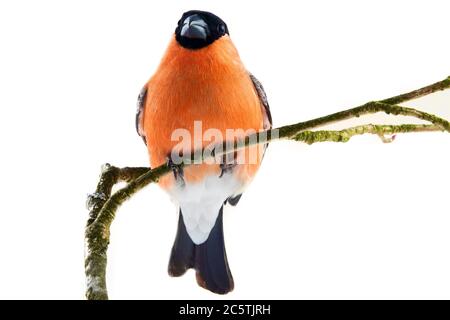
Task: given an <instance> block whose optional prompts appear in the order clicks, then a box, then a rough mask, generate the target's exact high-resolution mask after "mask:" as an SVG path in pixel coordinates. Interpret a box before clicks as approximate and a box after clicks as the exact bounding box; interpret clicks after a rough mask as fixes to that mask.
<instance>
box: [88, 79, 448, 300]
mask: <svg viewBox="0 0 450 320" xmlns="http://www.w3.org/2000/svg"><path fill="white" fill-rule="evenodd" d="M447 88H450V77H448V78H446V79H444V80H442V81H439V82H436V83H434V84H432V85H429V86H426V87H423V88H420V89H417V90H414V91H411V92H408V93H405V94H401V95H398V96H394V97H391V98H388V99H384V100H380V101H371V102H368V103H366V104H364V105H361V106H359V107H356V108H352V109H348V110H344V111H340V112H337V113H333V114H331V115H327V116H324V117H320V118H316V119H313V120H309V121H305V122H299V123H296V124H293V125H288V126H283V127H280V128H277V129H272V130H269V131H267V132H262V133H257V134H255V135H257V136H258V138H259V137H264V138H263V139H255V136H254V135H250V136H248V137H246V138H245V141H244V143H243V144H242V145H240V146H239V144H236V145H235V148H234V149H233V150H228V152H234V151H236V150H238V149H241V148H243V147H245V146H249V145H252V144H260V143H265V142H267V141H274V140H280V139H290V140H295V141H301V142H305V143H308V144H313V143H317V142H325V141H329V142H347V141H348V140H349V139H350V138H351V137H353V136H355V135H361V134H367V133H368V134H376V135H378V136H379V137H380V138H381V139H382V141H383V142H392V141H393V138H392V137H391V138H389V137H386V136H387V135H392V134H396V133H410V132H424V131H447V132H450V123H449V122H448V121H447V120H444V119H442V118H439V117H437V116H435V115H432V114H429V113H426V112H423V111H419V110H417V109H413V108H408V107H403V106H400V105H399V104H400V103H402V102H405V101H409V100H412V99H415V98H418V97H422V96H425V95H428V94H431V93H433V92H436V91H440V90H444V89H447ZM377 112H385V113H387V114H392V115H402V116H411V117H414V118H417V119H421V120H424V121H427V122H429V124H404V125H374V124H366V125H361V126H356V127H352V128H347V129H344V130H340V131H329V130H322V131H311V130H312V129H316V128H319V127H321V126H324V125H329V124H332V123H336V122H338V121H342V120H346V119H351V118H355V117H360V116H362V115H366V114H373V113H377ZM222 150H225V148H223V149H222ZM194 154H199V156H200V159H196V160H205V158H204V153H203V152H199V153H194ZM221 154H224V152H222V153H221ZM218 155H220V154H218V153H216V154H215V156H218ZM180 166H184V164H181V165H180ZM170 171H171V168H170V167H169V166H168V164H164V165H162V166H159V167H157V168H154V169H150V168H130V167H126V168H117V167H114V166H111V165H109V164H107V165H105V166H103V168H102V172H101V176H100V181H99V183H98V185H97V188H96V191H95V193H93V194H91V195H89V196H88V202H87V204H88V208H89V210H90V212H89V219H88V222H87V226H86V232H85V241H86V250H85V273H86V282H87V283H86V284H87V288H86V297H87V298H88V299H93V300H96V299H108V294H107V289H106V262H107V255H106V253H107V249H108V244H109V238H110V226H111V223H112V221H113V219H114V217H115V214H116V211H117V209H118V208H119V207H120V205H121V204H122V203H123V202H125V201H126V200H128V199H129V198H130V197H131V196H133V195H134V194H135V193H136V192H137V191H139V190H141V189H142V188H144V187H145V186H146V185H148V184H149V183H153V182H157V181H158V180H159V178H160V177H162V176H163V175H165V174H167V173H169V172H170ZM118 182H127V185H126V186H125V187H123V188H121V189H120V190H118V191H116V192H115V193H114V194H112V195H111V191H112V188H113V186H114V185H115V184H117V183H118Z"/></svg>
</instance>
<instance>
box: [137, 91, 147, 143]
mask: <svg viewBox="0 0 450 320" xmlns="http://www.w3.org/2000/svg"><path fill="white" fill-rule="evenodd" d="M146 99H147V85H145V86H144V87H143V88H142V90H141V92H140V93H139V96H138V100H137V109H136V122H135V125H136V132H137V134H138V135H139V136H140V137H141V138H142V140H144V143H145V144H147V140H146V138H145V132H144V128H143V124H142V121H143V120H144V119H143V116H144V108H145V101H146Z"/></svg>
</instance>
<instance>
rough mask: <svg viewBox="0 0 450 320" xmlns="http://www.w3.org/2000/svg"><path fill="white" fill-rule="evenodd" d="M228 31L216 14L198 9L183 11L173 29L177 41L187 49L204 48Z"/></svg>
mask: <svg viewBox="0 0 450 320" xmlns="http://www.w3.org/2000/svg"><path fill="white" fill-rule="evenodd" d="M225 34H229V33H228V27H227V25H226V23H225V22H223V21H222V19H220V18H219V17H218V16H216V15H214V14H212V13H210V12H206V11H199V10H191V11H188V12H185V13H183V16H182V17H181V19H180V21H178V26H177V28H176V29H175V37H176V39H177V41H178V43H179V44H180V45H181V46H183V47H185V48H188V49H200V48H204V47H206V46H208V45H210V44H211V43H213V42H214V41H216V40H217V39H219V38H220V37H222V36H223V35H225Z"/></svg>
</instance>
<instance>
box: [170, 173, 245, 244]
mask: <svg viewBox="0 0 450 320" xmlns="http://www.w3.org/2000/svg"><path fill="white" fill-rule="evenodd" d="M242 188H243V183H242V182H240V181H239V180H238V179H236V178H235V177H234V175H233V174H232V172H230V173H225V174H224V175H223V176H222V177H220V178H219V175H211V176H208V177H206V178H205V179H203V180H202V181H200V182H196V183H188V182H186V184H184V185H181V184H175V186H174V187H173V188H172V189H171V190H169V194H170V196H171V197H172V200H173V201H174V202H175V203H176V204H177V205H178V206H179V207H180V208H181V213H182V215H183V219H184V224H185V226H186V230H187V232H188V234H189V236H190V237H191V239H192V241H193V242H194V243H195V244H197V245H198V244H202V243H203V242H205V241H206V240H207V239H208V236H209V233H210V232H211V229H212V228H213V227H214V224H215V222H216V219H217V216H218V215H219V210H220V207H221V206H222V205H223V203H224V201H225V200H226V199H228V198H229V197H230V196H232V195H236V194H237V192H239V191H240V190H241V189H242Z"/></svg>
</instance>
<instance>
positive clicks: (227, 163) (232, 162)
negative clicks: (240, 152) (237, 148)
mask: <svg viewBox="0 0 450 320" xmlns="http://www.w3.org/2000/svg"><path fill="white" fill-rule="evenodd" d="M230 158H231V159H230ZM236 158H237V153H236V152H234V153H233V154H232V155H230V154H225V155H224V156H223V158H222V162H221V163H220V169H221V172H220V176H219V178H222V176H223V175H224V174H225V173H229V172H231V171H233V169H234V167H236V166H237V161H236Z"/></svg>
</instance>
